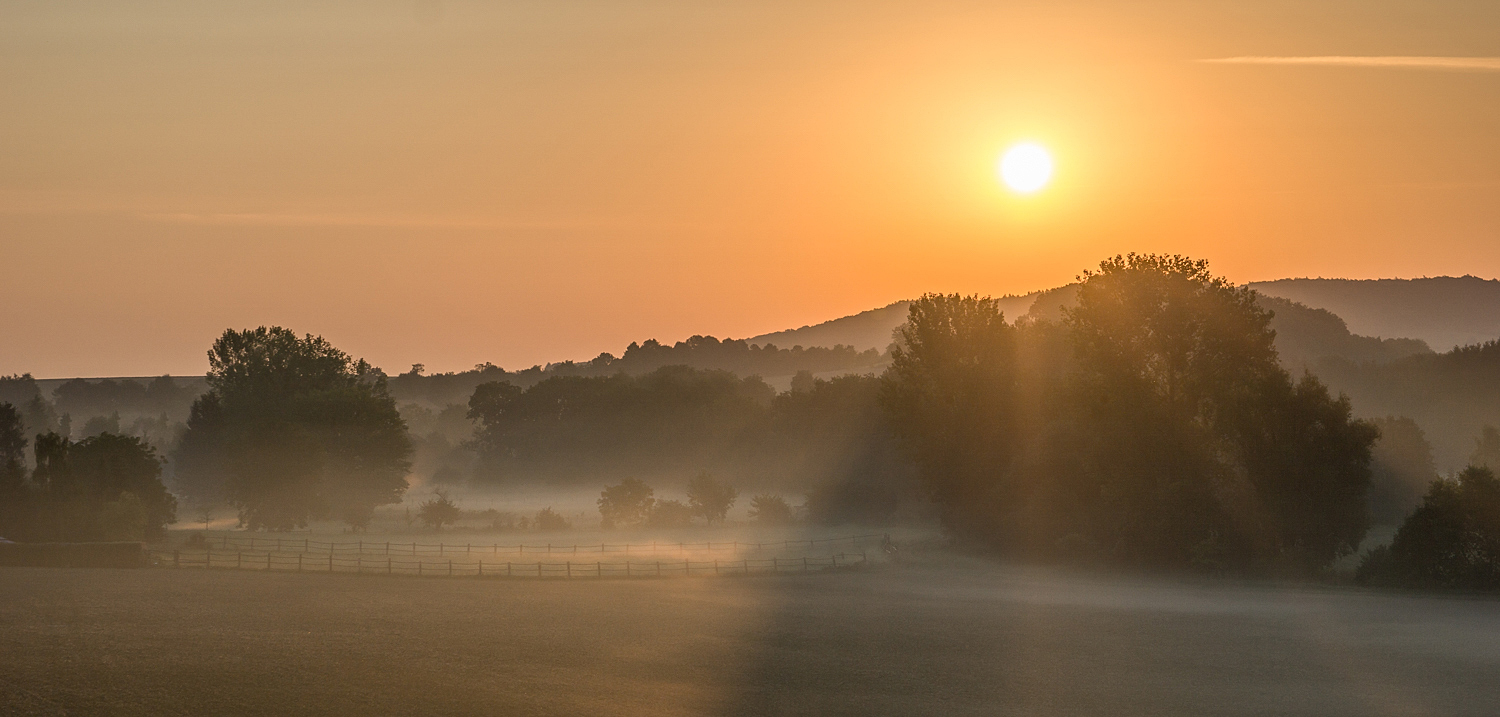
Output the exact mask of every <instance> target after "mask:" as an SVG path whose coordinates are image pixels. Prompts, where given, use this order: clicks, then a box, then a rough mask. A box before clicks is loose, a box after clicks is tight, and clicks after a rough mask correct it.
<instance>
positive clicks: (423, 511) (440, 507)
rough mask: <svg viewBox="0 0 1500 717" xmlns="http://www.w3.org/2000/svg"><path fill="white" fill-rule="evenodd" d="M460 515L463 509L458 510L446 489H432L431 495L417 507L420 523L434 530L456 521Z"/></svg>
mask: <svg viewBox="0 0 1500 717" xmlns="http://www.w3.org/2000/svg"><path fill="white" fill-rule="evenodd" d="M462 515H463V511H461V510H459V508H458V504H457V503H454V502H453V500H452V499H451V498H449V497H448V492H447V491H445V490H441V489H439V490H435V491H433V492H432V497H431V498H429V499H427V500H426V501H423V502H422V505H421V506H420V507H418V508H417V516H418V517H419V518H421V520H422V524H423V525H426V526H428V527H430V528H433V529H436V530H442V529H443V526H444V525H449V524H452V523H456V522H458V519H459V517H461V516H462Z"/></svg>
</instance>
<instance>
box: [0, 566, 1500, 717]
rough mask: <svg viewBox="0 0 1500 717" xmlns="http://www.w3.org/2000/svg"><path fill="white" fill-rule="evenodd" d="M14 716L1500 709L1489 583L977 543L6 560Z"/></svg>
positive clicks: (3, 600) (1499, 650) (7, 655)
mask: <svg viewBox="0 0 1500 717" xmlns="http://www.w3.org/2000/svg"><path fill="white" fill-rule="evenodd" d="M0 662H3V663H4V665H3V669H0V714H41V715H49V714H58V715H61V714H69V715H92V714H109V715H179V714H180V715H188V714H193V715H205V714H237V715H371V714H402V715H465V714H475V715H479V714H484V715H578V714H588V715H648V714H649V715H674V714H681V715H694V714H729V715H760V714H809V715H828V714H850V715H863V714H899V715H922V714H931V715H954V714H975V715H979V714H984V715H993V714H1026V715H1066V714H1158V715H1160V714H1229V715H1238V714H1244V715H1250V714H1308V715H1344V714H1347V715H1385V714H1392V715H1408V714H1410V715H1418V714H1449V715H1452V714H1475V715H1479V714H1491V713H1492V710H1493V709H1494V706H1495V705H1496V704H1500V680H1496V679H1495V676H1496V675H1497V674H1500V602H1495V601H1490V600H1480V599H1463V598H1441V597H1420V596H1404V595H1389V594H1377V593H1367V592H1362V591H1357V590H1350V589H1311V588H1280V587H1275V586H1264V585H1249V586H1246V585H1230V584H1221V583H1185V582H1174V581H1164V580H1150V579H1111V578H1103V577H1097V576H1084V575H1073V574H1065V573H1058V572H1053V571H1037V570H1028V569H1021V568H1011V567H1003V566H996V565H992V564H987V563H977V562H958V561H956V559H955V561H954V562H950V563H947V564H943V565H937V564H926V565H922V566H909V565H908V566H894V567H891V568H888V569H882V570H872V571H868V572H864V573H849V574H836V575H811V576H805V577H804V576H796V577H781V578H771V577H767V578H750V579H735V578H719V579H715V578H701V579H664V580H635V581H624V580H618V581H615V580H604V581H573V582H551V581H526V582H506V581H479V580H472V579H468V580H466V579H452V580H448V579H428V580H423V579H416V578H400V577H395V578H391V577H385V576H355V575H306V574H304V575H297V574H256V573H245V572H233V571H224V572H218V571H214V572H206V571H200V570H181V571H173V570H61V569H28V568H6V569H0Z"/></svg>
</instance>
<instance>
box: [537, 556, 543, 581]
mask: <svg viewBox="0 0 1500 717" xmlns="http://www.w3.org/2000/svg"><path fill="white" fill-rule="evenodd" d="M536 576H537V577H541V576H542V561H540V560H538V561H536Z"/></svg>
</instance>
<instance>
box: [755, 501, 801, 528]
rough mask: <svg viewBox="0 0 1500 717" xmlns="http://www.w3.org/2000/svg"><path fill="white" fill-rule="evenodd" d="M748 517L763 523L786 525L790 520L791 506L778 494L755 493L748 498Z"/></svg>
mask: <svg viewBox="0 0 1500 717" xmlns="http://www.w3.org/2000/svg"><path fill="white" fill-rule="evenodd" d="M750 519H751V520H754V521H755V522H757V523H762V524H764V525H786V524H787V523H790V522H792V506H791V505H790V504H788V503H787V502H786V499H785V498H783V497H781V496H779V495H770V494H761V495H757V496H755V497H754V498H751V499H750Z"/></svg>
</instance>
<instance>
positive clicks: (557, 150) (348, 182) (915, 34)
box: [0, 0, 1500, 377]
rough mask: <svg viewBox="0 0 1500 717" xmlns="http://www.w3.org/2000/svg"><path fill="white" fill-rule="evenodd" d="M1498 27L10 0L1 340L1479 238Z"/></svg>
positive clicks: (2, 20)
mask: <svg viewBox="0 0 1500 717" xmlns="http://www.w3.org/2000/svg"><path fill="white" fill-rule="evenodd" d="M1497 57H1500V3H1497V2H1493V1H1492V0H1483V1H1479V0H1466V1H1464V2H1442V1H1434V0H1422V1H1420V2H1389V1H1386V2H1381V1H1371V0H1359V1H1357V2H1355V1H1351V2H1310V1H1308V0H1298V1H1296V2H1270V1H1267V0H1254V1H1253V2H1204V1H1201V0H1193V1H1182V2H1142V1H1138V0H1132V1H1130V2H1057V1H1047V2H1029V3H1019V2H1012V3H1005V2H994V1H990V2H934V1H930V0H929V1H927V2H901V3H884V2H877V1H873V0H858V1H854V2H815V1H811V0H796V1H789V2H724V3H713V2H706V1H705V0H684V1H682V2H628V1H626V0H607V1H606V0H601V1H599V2H569V1H567V0H544V1H541V2H484V3H461V2H450V1H447V0H444V1H441V2H439V1H436V0H428V1H424V2H410V1H406V2H389V3H382V2H375V1H373V0H359V1H357V2H347V3H313V2H286V3H240V2H235V3H230V2H205V1H203V0H192V1H180V2H157V3H134V2H132V3H119V2H99V3H83V2H59V1H57V0H50V1H37V2H30V1H24V0H10V1H8V2H6V3H4V4H0V373H11V372H25V371H29V372H31V373H33V374H36V375H37V376H39V377H60V376H74V375H85V376H102V375H150V374H160V373H165V372H171V373H174V374H187V373H201V372H202V371H204V370H205V369H206V365H207V362H206V359H205V358H204V351H205V350H206V349H207V347H208V344H209V343H210V342H211V341H212V340H213V338H214V337H215V336H216V335H217V334H219V333H220V332H222V331H223V330H224V329H225V328H226V327H236V328H239V327H250V326H256V325H261V324H280V325H284V326H288V327H291V328H293V329H296V330H297V331H300V332H312V333H319V334H323V335H324V336H326V337H328V338H329V339H330V340H332V341H333V342H334V343H335V344H337V345H338V346H340V347H341V348H344V349H345V350H348V351H349V352H351V353H354V354H356V355H359V356H364V357H366V358H368V359H370V360H371V361H373V362H374V363H375V364H376V365H379V366H382V367H384V368H385V369H386V370H387V371H390V372H392V373H395V372H398V371H401V370H404V369H405V368H406V367H407V366H408V365H409V364H411V363H413V362H423V363H425V364H427V366H428V367H429V370H457V369H463V368H467V367H469V366H471V365H473V364H475V363H478V362H482V361H492V362H494V363H497V364H500V365H502V366H505V367H507V368H521V367H525V366H529V365H531V364H533V363H539V362H545V361H550V360H561V359H565V358H577V359H586V358H591V357H593V356H594V355H596V354H597V353H599V352H600V351H611V352H615V353H619V351H620V349H621V348H622V347H623V346H624V345H625V344H626V343H628V342H630V341H632V340H640V339H646V338H651V337H656V338H659V339H662V340H667V341H671V340H678V339H681V338H684V337H686V336H688V335H691V334H694V333H707V334H714V335H717V336H720V337H724V336H736V337H739V336H748V335H754V334H758V333H763V332H767V331H773V330H777V329H782V328H788V327H795V326H800V325H802V324H806V323H814V322H817V321H821V320H824V319H828V318H833V317H836V316H841V315H844V314H848V313H853V312H856V311H859V310H863V309H867V308H871V307H874V306H878V305H883V304H886V303H889V302H891V301H895V300H898V299H903V298H909V297H912V296H915V295H917V294H920V293H922V292H924V291H963V292H984V293H995V294H1004V293H1011V292H1017V293H1018V292H1024V291H1028V290H1032V289H1037V288H1045V287H1050V286H1054V285H1057V284H1060V283H1063V282H1066V281H1069V280H1071V279H1072V278H1073V276H1074V275H1075V274H1077V273H1078V272H1079V270H1081V269H1084V268H1087V267H1090V266H1092V265H1093V264H1095V263H1096V262H1097V261H1098V260H1099V259H1100V258H1102V257H1104V256H1106V255H1110V254H1114V253H1117V252H1127V251H1156V252H1182V253H1188V254H1192V255H1194V256H1197V257H1202V258H1206V259H1208V260H1210V261H1211V262H1212V264H1213V266H1214V267H1215V269H1216V270H1217V271H1219V272H1221V273H1224V274H1227V275H1228V276H1230V277H1231V278H1233V279H1235V280H1239V281H1251V280H1260V279H1272V278H1279V277H1286V276H1341V277H1388V276H1400V277H1410V276H1422V275H1438V274H1464V273H1472V274H1475V275H1479V276H1484V277H1495V276H1497V275H1500V60H1497V59H1495V58H1497ZM1225 58H1240V59H1238V60H1235V61H1233V62H1202V60H1213V59H1225ZM1247 58H1248V59H1247ZM1309 58H1312V59H1309ZM1316 58H1325V59H1316ZM1454 58H1462V59H1457V60H1456V59H1454ZM1476 58H1478V59H1476ZM1020 140H1033V141H1037V142H1040V143H1042V144H1044V145H1046V146H1047V147H1049V148H1050V149H1051V150H1052V152H1053V153H1054V155H1055V158H1056V161H1057V176H1056V180H1055V182H1054V183H1053V185H1052V186H1051V187H1049V188H1048V189H1047V190H1045V191H1043V192H1042V193H1040V194H1039V195H1036V196H1034V197H1030V198H1025V199H1022V198H1018V197H1014V196H1011V195H1009V194H1007V193H1006V192H1005V191H1004V190H1003V189H1002V188H1001V187H1000V186H999V185H998V183H997V182H996V181H995V177H994V163H995V159H996V157H997V155H998V154H999V152H1000V151H1001V150H1002V149H1003V148H1005V147H1006V146H1008V145H1009V144H1011V143H1013V142H1016V141H1020Z"/></svg>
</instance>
